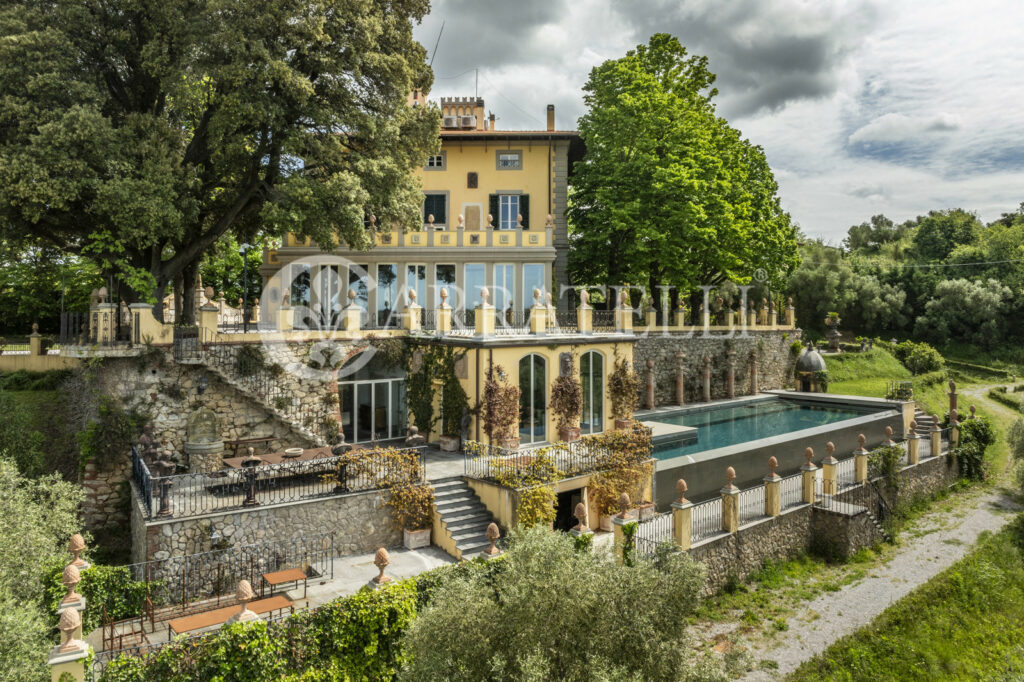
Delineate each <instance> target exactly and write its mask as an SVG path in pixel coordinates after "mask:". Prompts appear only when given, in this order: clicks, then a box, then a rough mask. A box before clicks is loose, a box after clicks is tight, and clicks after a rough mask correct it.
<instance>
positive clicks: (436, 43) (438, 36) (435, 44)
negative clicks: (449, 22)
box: [427, 19, 444, 66]
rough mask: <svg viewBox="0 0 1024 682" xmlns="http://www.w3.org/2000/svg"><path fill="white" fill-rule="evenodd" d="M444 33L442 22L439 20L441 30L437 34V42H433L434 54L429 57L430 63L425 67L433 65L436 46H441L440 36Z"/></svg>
mask: <svg viewBox="0 0 1024 682" xmlns="http://www.w3.org/2000/svg"><path fill="white" fill-rule="evenodd" d="M442 33H444V20H443V19H442V20H441V30H440V31H438V32H437V40H436V41H435V42H434V52H433V53H432V54H431V55H430V63H429V64H427V66H433V65H434V57H436V56H437V46H438V45H440V44H441V34H442Z"/></svg>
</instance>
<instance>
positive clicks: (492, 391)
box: [481, 365, 520, 444]
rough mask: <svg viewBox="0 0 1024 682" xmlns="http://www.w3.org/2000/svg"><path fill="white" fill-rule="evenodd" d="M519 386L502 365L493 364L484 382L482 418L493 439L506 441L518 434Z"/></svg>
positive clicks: (488, 434)
mask: <svg viewBox="0 0 1024 682" xmlns="http://www.w3.org/2000/svg"><path fill="white" fill-rule="evenodd" d="M519 397H520V391H519V386H517V385H515V384H512V383H510V382H509V381H508V377H507V375H506V374H505V370H504V369H502V367H501V365H491V366H490V368H489V369H488V370H487V381H485V382H484V400H483V405H482V406H481V419H482V421H483V425H484V432H485V433H486V434H487V437H488V438H489V439H490V440H491V441H497V442H498V443H502V444H503V443H505V442H506V441H509V440H512V439H513V438H515V435H516V427H517V426H518V424H519Z"/></svg>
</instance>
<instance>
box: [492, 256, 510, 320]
mask: <svg viewBox="0 0 1024 682" xmlns="http://www.w3.org/2000/svg"><path fill="white" fill-rule="evenodd" d="M515 293H516V266H514V265H511V264H508V263H497V264H496V265H495V266H494V291H493V292H491V300H492V301H493V303H494V309H495V310H496V311H498V312H501V311H504V310H507V309H509V308H514V306H515V301H514V300H513V299H514V298H515Z"/></svg>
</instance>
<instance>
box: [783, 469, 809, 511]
mask: <svg viewBox="0 0 1024 682" xmlns="http://www.w3.org/2000/svg"><path fill="white" fill-rule="evenodd" d="M803 485H804V476H803V474H802V473H797V474H793V475H792V476H786V477H785V478H783V479H782V482H781V483H780V484H779V486H780V488H779V495H780V499H779V506H780V507H781V510H782V511H785V510H787V509H791V508H793V507H799V506H800V505H801V504H804V501H803V497H804V489H803Z"/></svg>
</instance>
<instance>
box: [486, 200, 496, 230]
mask: <svg viewBox="0 0 1024 682" xmlns="http://www.w3.org/2000/svg"><path fill="white" fill-rule="evenodd" d="M488 204H489V207H488V209H487V212H488V213H490V214H491V217H492V218H493V219H494V226H495V227H497V226H498V220H499V217H498V195H497V194H492V195H491V196H490V197H488ZM484 222H485V223H486V222H487V219H486V218H485V219H484Z"/></svg>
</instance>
